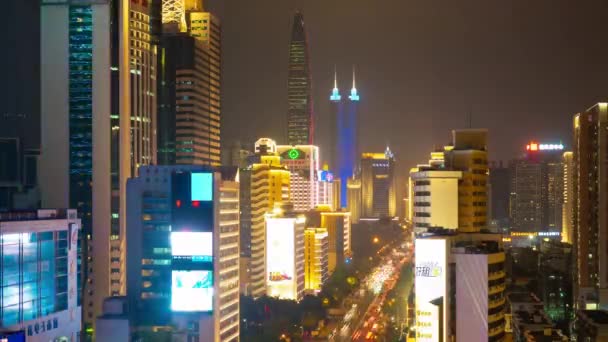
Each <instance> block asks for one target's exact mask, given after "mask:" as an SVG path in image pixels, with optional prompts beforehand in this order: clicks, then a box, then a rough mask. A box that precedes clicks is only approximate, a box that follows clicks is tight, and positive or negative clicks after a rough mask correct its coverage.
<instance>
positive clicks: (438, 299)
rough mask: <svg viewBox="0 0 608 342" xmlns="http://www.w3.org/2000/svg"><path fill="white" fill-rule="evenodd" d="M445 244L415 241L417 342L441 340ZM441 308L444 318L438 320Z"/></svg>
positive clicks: (445, 241) (430, 240)
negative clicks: (440, 324)
mask: <svg viewBox="0 0 608 342" xmlns="http://www.w3.org/2000/svg"><path fill="white" fill-rule="evenodd" d="M447 242H448V241H447V240H445V239H416V245H415V247H416V251H415V253H416V254H415V257H416V270H415V287H416V326H417V328H416V341H441V340H443V339H442V338H441V337H440V336H439V332H440V331H441V330H440V329H439V322H440V321H441V322H443V324H446V322H445V321H446V320H445V318H446V312H447V310H446V308H445V305H444V304H445V297H446V272H447V269H446V265H447V259H446V258H447V255H446V249H447ZM441 306H444V308H443V310H442V311H443V316H444V317H443V319H441V320H440V319H439V313H440V312H441V310H440V307H441ZM443 331H444V332H446V329H443Z"/></svg>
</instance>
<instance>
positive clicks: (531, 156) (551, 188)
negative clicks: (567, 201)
mask: <svg viewBox="0 0 608 342" xmlns="http://www.w3.org/2000/svg"><path fill="white" fill-rule="evenodd" d="M563 149H564V146H563V145H562V144H539V143H536V142H531V143H529V144H528V145H527V146H526V154H525V155H524V156H523V157H522V158H520V159H517V160H515V161H514V162H513V163H512V166H511V168H512V172H511V174H512V177H513V180H512V181H511V184H512V187H513V188H512V189H511V193H512V194H513V195H512V196H513V197H512V204H513V207H512V211H511V218H512V226H511V229H512V230H514V231H524V232H538V231H560V232H561V229H562V200H563V186H564V184H563V164H562V152H563Z"/></svg>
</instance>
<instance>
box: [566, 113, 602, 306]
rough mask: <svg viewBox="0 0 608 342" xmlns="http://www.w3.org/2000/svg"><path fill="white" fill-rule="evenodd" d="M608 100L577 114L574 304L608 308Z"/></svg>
mask: <svg viewBox="0 0 608 342" xmlns="http://www.w3.org/2000/svg"><path fill="white" fill-rule="evenodd" d="M607 127H608V103H598V104H596V105H595V106H593V107H591V108H589V109H587V110H586V111H584V112H582V113H578V114H576V115H575V116H574V139H573V142H574V145H573V147H572V150H573V185H574V186H573V195H574V196H573V201H572V205H573V206H574V210H573V214H574V215H573V221H572V222H573V228H574V232H573V237H574V238H573V241H572V245H573V247H574V254H573V255H574V259H575V260H576V262H575V270H574V271H575V272H574V274H575V278H574V284H573V287H574V291H573V292H574V305H575V307H576V308H577V309H579V310H584V309H592V310H594V309H607V308H608V267H607V266H606V265H608V254H607V253H606V251H607V250H608V249H607V246H606V241H608V191H606V186H607V184H608V174H607V173H606V169H605V168H604V167H603V166H605V165H607V164H608V147H607V145H606V143H605V141H606V140H607V139H608V129H607Z"/></svg>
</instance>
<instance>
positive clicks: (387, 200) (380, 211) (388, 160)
mask: <svg viewBox="0 0 608 342" xmlns="http://www.w3.org/2000/svg"><path fill="white" fill-rule="evenodd" d="M361 198H362V202H361V203H362V213H361V217H367V218H381V217H394V216H395V214H396V211H397V193H396V184H395V156H394V155H393V152H391V150H390V149H389V148H388V147H387V148H386V151H384V153H363V154H362V155H361Z"/></svg>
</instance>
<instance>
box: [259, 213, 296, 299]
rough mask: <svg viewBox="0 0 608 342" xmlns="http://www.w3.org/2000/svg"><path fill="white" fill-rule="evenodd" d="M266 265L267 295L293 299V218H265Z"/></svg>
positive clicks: (294, 295)
mask: <svg viewBox="0 0 608 342" xmlns="http://www.w3.org/2000/svg"><path fill="white" fill-rule="evenodd" d="M266 267H267V272H268V273H267V280H268V292H269V295H271V296H273V297H279V298H285V299H295V297H296V294H295V293H294V292H295V290H294V288H295V287H294V282H295V281H294V273H295V270H294V268H295V242H294V220H293V219H267V221H266Z"/></svg>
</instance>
